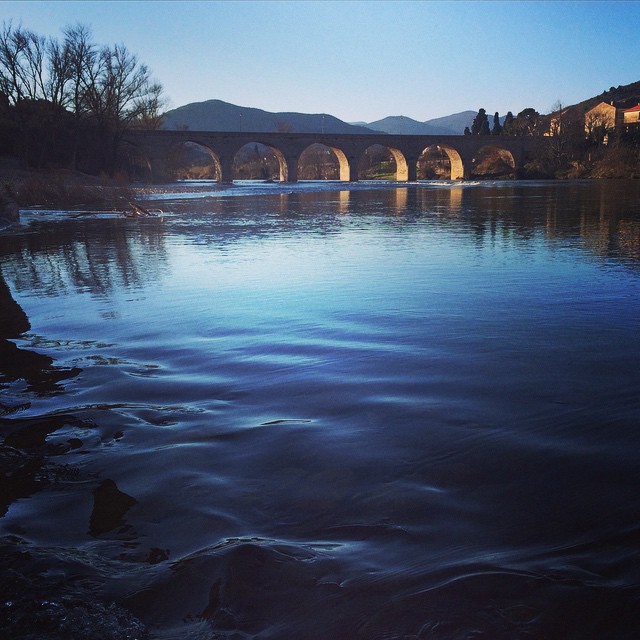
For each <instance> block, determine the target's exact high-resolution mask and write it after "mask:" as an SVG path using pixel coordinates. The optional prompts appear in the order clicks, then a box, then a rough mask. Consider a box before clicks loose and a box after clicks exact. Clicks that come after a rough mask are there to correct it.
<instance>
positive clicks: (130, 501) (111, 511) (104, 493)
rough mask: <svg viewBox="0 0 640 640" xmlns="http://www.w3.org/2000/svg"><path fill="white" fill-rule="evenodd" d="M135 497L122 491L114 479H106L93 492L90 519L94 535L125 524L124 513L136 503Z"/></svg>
mask: <svg viewBox="0 0 640 640" xmlns="http://www.w3.org/2000/svg"><path fill="white" fill-rule="evenodd" d="M134 504H138V501H137V500H136V499H135V498H132V497H131V496H130V495H127V494H126V493H123V492H122V491H120V490H119V489H118V487H117V485H116V483H115V482H114V481H113V480H105V481H104V482H102V484H101V485H100V486H99V487H98V488H97V489H96V490H95V491H94V492H93V511H92V512H91V518H90V520H89V532H90V533H91V535H92V536H94V537H95V536H99V535H100V534H102V533H106V532H108V531H113V530H114V529H117V528H119V527H122V526H124V524H125V522H124V515H125V514H126V513H127V511H129V509H130V508H131V507H132V506H133V505H134Z"/></svg>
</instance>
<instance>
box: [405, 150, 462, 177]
mask: <svg viewBox="0 0 640 640" xmlns="http://www.w3.org/2000/svg"><path fill="white" fill-rule="evenodd" d="M429 165H431V167H429ZM429 169H431V170H430V171H429ZM417 177H418V179H423V180H424V179H434V178H435V179H442V180H461V179H462V178H463V177H464V163H463V161H462V156H461V155H460V152H459V151H458V150H457V149H454V148H453V147H452V146H450V145H447V144H434V145H430V146H428V147H425V148H424V149H423V150H422V153H421V154H420V157H419V158H418V164H417Z"/></svg>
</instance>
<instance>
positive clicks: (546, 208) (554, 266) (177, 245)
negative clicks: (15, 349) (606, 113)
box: [0, 183, 640, 638]
mask: <svg viewBox="0 0 640 640" xmlns="http://www.w3.org/2000/svg"><path fill="white" fill-rule="evenodd" d="M234 188H235V187H234ZM268 188H269V189H271V188H273V189H274V190H273V192H272V193H270V194H262V195H260V196H257V197H250V196H243V197H224V198H218V199H217V200H216V199H215V198H209V199H206V198H205V199H202V200H189V201H186V200H175V201H171V204H170V206H168V207H166V208H167V210H168V209H171V211H170V212H168V213H167V214H166V215H165V216H163V217H162V218H158V219H153V220H125V219H119V218H114V217H105V218H101V217H99V216H96V217H94V218H85V217H82V218H76V219H72V220H65V219H60V218H59V219H56V220H54V221H52V222H47V221H45V220H42V219H39V220H37V221H34V223H33V224H32V225H31V226H29V227H26V228H24V229H21V230H19V231H17V232H15V233H14V234H13V235H12V234H9V235H7V236H0V266H1V268H2V272H3V274H4V275H5V278H6V280H7V282H8V285H9V287H10V289H11V291H12V293H13V295H14V296H15V298H16V301H17V302H19V304H21V305H22V306H23V308H24V310H25V312H26V313H27V315H28V316H29V320H30V322H31V325H32V329H31V333H27V334H25V335H24V336H23V337H22V338H21V339H18V340H16V342H17V343H18V345H19V347H20V348H22V349H24V350H25V351H33V352H35V353H38V354H42V356H43V358H44V360H43V361H44V362H45V363H46V366H47V367H48V366H49V365H50V363H51V362H54V363H55V365H56V367H58V368H59V369H58V372H60V373H61V376H62V377H61V378H60V379H59V380H58V379H56V380H55V382H56V383H59V386H57V387H56V388H55V389H54V390H53V391H52V393H47V394H44V395H42V396H40V397H32V396H31V395H29V400H30V402H31V404H30V406H22V407H21V408H20V409H18V408H17V407H18V406H19V403H20V402H23V401H24V399H25V394H28V393H29V392H28V391H27V390H25V388H24V385H23V386H21V387H20V386H18V384H17V383H15V382H12V383H11V384H10V385H9V386H8V387H7V388H5V389H3V391H8V393H5V398H7V397H8V398H10V399H11V398H13V399H14V400H15V402H13V400H12V402H13V405H12V406H13V407H14V408H15V416H14V414H12V419H14V418H15V420H16V421H25V424H24V425H23V426H25V425H26V426H27V427H32V426H34V425H35V426H37V428H38V431H37V434H39V436H40V440H38V441H37V442H35V443H34V446H37V447H40V448H41V449H42V447H45V449H42V450H47V451H52V452H54V453H55V455H57V456H59V458H58V460H59V461H60V462H61V463H65V464H66V463H68V464H69V466H70V467H71V468H72V469H73V470H75V471H76V473H77V474H78V476H77V477H78V479H77V480H76V479H75V478H72V479H71V480H69V481H68V482H66V483H65V481H62V482H59V483H58V484H55V485H53V486H49V485H48V484H47V483H41V484H39V485H37V486H35V487H34V486H33V480H34V477H35V476H34V473H37V474H38V478H39V477H41V476H42V474H43V473H44V471H45V470H46V469H44V468H43V467H42V465H41V464H40V463H39V465H40V466H37V467H36V468H35V471H33V470H31V471H29V473H26V474H25V481H26V482H29V483H31V484H29V485H28V486H26V487H25V488H24V491H22V492H21V493H19V494H12V495H11V496H9V500H7V501H6V505H5V506H6V507H7V508H8V513H7V515H6V516H5V517H4V518H3V519H2V521H1V522H0V524H2V525H3V527H11V528H13V530H17V529H18V527H21V529H20V530H21V531H25V532H26V533H25V535H28V538H29V544H31V545H38V544H41V545H43V546H46V547H47V548H49V549H51V548H54V549H55V548H56V547H60V548H62V549H63V550H64V553H65V554H67V556H66V557H70V558H72V561H73V562H76V563H77V564H76V568H75V569H74V571H75V573H73V575H79V574H80V575H82V572H83V570H84V569H83V567H82V563H83V562H84V560H82V559H79V558H80V555H79V554H82V553H85V552H86V551H87V550H88V551H90V553H91V554H95V556H92V557H99V558H100V560H101V561H102V560H103V559H106V560H107V561H108V562H109V563H110V564H109V568H108V569H105V577H104V578H101V579H105V580H108V581H109V587H110V589H111V591H110V593H112V594H117V595H116V596H115V597H121V598H123V599H124V598H125V597H127V598H128V600H127V602H128V603H129V604H130V605H131V606H132V607H134V610H135V611H136V613H139V614H140V615H143V616H148V618H149V619H150V620H151V621H152V623H154V624H156V623H157V624H159V625H160V626H162V625H163V624H169V623H171V624H175V625H176V628H180V625H181V624H182V621H183V620H184V619H185V618H186V617H188V616H196V617H197V619H198V620H209V621H211V622H212V625H213V627H214V629H215V631H218V630H219V629H220V628H222V627H221V625H223V626H224V624H227V623H228V628H229V629H235V630H237V629H240V630H242V631H243V632H245V631H246V633H248V634H249V633H251V634H254V635H255V632H257V631H256V630H258V629H261V628H262V627H261V625H262V624H263V621H264V620H268V621H273V623H274V624H277V623H279V624H283V625H285V627H283V628H287V629H288V630H290V632H289V631H288V632H287V637H309V634H308V633H307V632H308V631H309V624H310V623H309V622H308V621H309V620H312V621H313V622H312V623H311V624H312V626H313V627H314V629H316V628H317V629H320V628H321V627H320V626H318V625H319V624H320V625H325V626H323V627H322V631H323V632H324V631H325V630H326V629H327V628H329V627H327V626H326V625H327V624H329V622H330V621H327V620H326V618H325V617H324V616H325V613H326V611H329V610H331V605H332V604H335V603H337V602H339V603H340V606H342V607H343V609H342V610H341V617H340V616H337V617H336V616H335V615H334V614H333V612H332V615H331V616H330V617H332V619H333V618H335V619H336V620H338V622H336V625H337V626H336V633H337V635H336V634H329V635H331V637H347V638H353V637H358V636H357V634H356V633H354V629H353V628H352V627H349V625H350V624H351V622H352V621H353V620H354V619H356V618H357V617H358V616H362V617H361V619H365V618H366V619H367V621H368V622H367V625H368V626H367V629H370V630H371V633H370V634H368V635H367V638H368V637H382V635H384V634H386V635H388V636H389V637H391V630H393V631H394V632H395V631H396V630H397V629H398V628H400V626H401V625H405V626H402V629H403V633H404V631H406V634H405V635H414V636H415V635H416V633H417V632H418V631H419V630H420V629H421V628H423V626H424V624H425V622H424V620H425V619H426V618H424V616H423V613H424V611H429V612H430V615H431V613H432V612H433V611H434V608H433V607H434V606H435V605H438V602H440V604H441V605H442V607H443V610H444V611H445V613H443V614H442V616H441V617H442V619H445V618H446V615H445V614H447V612H451V611H453V612H459V611H460V610H461V605H460V602H462V600H461V599H460V597H461V595H464V597H466V598H467V599H468V600H464V602H465V603H466V602H467V601H468V603H469V607H468V609H469V610H473V611H480V610H481V611H483V612H486V611H488V612H490V613H491V615H493V616H494V617H493V618H491V619H492V620H493V622H492V623H486V624H485V622H484V621H482V622H481V623H480V622H478V623H476V622H474V624H473V625H471V626H473V628H474V629H476V630H477V629H478V628H483V629H489V628H491V629H498V630H499V629H503V625H504V617H503V616H502V615H501V612H503V611H505V610H507V609H509V608H510V607H512V606H521V604H522V603H523V602H525V603H526V604H527V606H528V607H530V609H531V611H533V612H534V614H532V615H531V616H530V617H529V618H527V621H528V622H527V624H526V625H525V627H526V626H527V625H529V623H530V626H531V627H532V629H529V628H527V629H525V631H527V632H528V631H529V630H532V634H529V635H532V637H534V636H536V633H535V632H536V631H538V630H539V631H540V633H538V634H537V635H538V636H540V637H542V636H543V635H544V631H545V629H548V628H549V627H548V626H547V627H545V623H544V622H543V621H542V618H543V615H544V614H545V613H546V612H547V608H546V607H545V606H544V602H545V601H547V602H548V601H549V600H553V601H554V602H555V601H556V600H557V596H558V593H557V590H558V589H560V587H558V586H557V585H558V584H561V585H562V590H563V593H565V594H567V593H569V595H570V596H571V597H574V598H576V599H578V600H579V601H580V602H584V601H585V598H586V596H585V592H586V590H587V587H586V586H585V585H584V584H582V583H581V582H580V580H581V579H582V577H583V576H584V575H585V574H587V573H588V575H589V581H590V583H589V584H590V585H591V584H597V586H598V588H599V589H600V590H601V593H603V594H605V595H609V596H611V597H614V598H615V597H618V595H619V586H620V585H621V584H622V585H625V588H627V587H628V586H629V585H631V584H633V573H634V572H636V571H637V566H636V565H637V563H636V561H635V560H634V558H636V556H637V545H636V544H635V543H636V540H635V538H636V537H637V536H636V535H635V534H636V529H637V526H636V524H635V523H636V520H637V517H636V514H637V496H636V493H637V492H636V491H635V489H634V487H636V486H637V474H638V472H637V469H638V465H637V460H636V458H637V446H635V445H636V444H637V439H638V433H637V424H636V423H637V420H636V417H637V415H638V414H637V411H638V400H637V379H638V368H637V353H636V352H637V348H636V345H637V341H634V340H633V337H634V336H635V335H636V333H637V331H636V328H637V306H638V305H637V301H638V300H640V278H638V272H637V266H636V264H637V263H636V262H635V257H634V256H635V255H637V254H636V253H634V251H635V250H636V248H637V241H636V239H635V238H636V235H635V233H636V232H635V231H634V229H635V228H636V226H635V225H637V221H638V220H639V219H640V216H639V215H638V204H637V202H636V201H635V200H634V199H633V197H635V195H634V194H633V193H631V192H628V193H627V192H625V193H616V191H615V189H616V188H615V185H613V186H611V185H605V186H601V185H584V186H583V187H581V188H576V187H574V186H572V185H570V184H561V185H555V184H552V185H524V184H513V183H512V184H505V185H496V186H491V185H483V186H482V187H477V188H476V186H464V187H457V186H456V187H452V186H448V187H441V186H438V187H437V188H435V187H434V188H430V187H423V186H419V187H414V186H402V187H401V188H393V187H387V186H386V185H385V186H383V187H382V188H378V187H376V188H373V187H370V186H366V185H365V186H359V187H358V188H357V189H350V188H345V186H344V185H339V188H334V186H333V185H331V186H327V187H326V188H325V189H324V190H323V189H322V188H320V187H315V186H314V188H313V189H312V190H309V191H306V190H305V189H304V185H303V186H300V185H296V186H295V187H294V188H293V189H292V192H291V193H289V192H284V191H277V189H275V188H274V187H272V185H268ZM278 188H281V187H278ZM600 189H612V190H613V191H610V193H609V195H608V196H607V197H605V198H601V197H600V196H601V193H600V191H599V190H600ZM632 196H633V197H632ZM167 202H168V201H167ZM54 373H55V370H54ZM42 416H44V418H43V419H42V420H40V417H42ZM5 426H6V425H5ZM18 426H19V425H18V424H17V422H16V423H12V424H11V426H10V428H11V429H14V427H18ZM28 431H29V430H28V429H25V430H24V431H16V432H15V433H16V438H22V437H23V436H24V435H26V434H27V432H28ZM603 434H604V435H603ZM14 442H22V440H14ZM38 451H40V449H39V450H38ZM36 453H38V452H36ZM61 466H62V465H61ZM65 477H66V476H65ZM29 496H30V497H29ZM620 531H623V534H622V537H620ZM616 536H617V537H616ZM625 536H627V537H626V538H625ZM603 540H604V542H602V541H603ZM585 541H586V544H588V545H592V546H593V548H594V550H593V551H586V552H585V551H584V546H581V545H584V544H585ZM610 549H614V551H610ZM594 565H598V566H601V567H604V570H603V571H602V572H601V573H602V575H599V574H598V571H599V569H598V571H592V570H591V568H592V567H593V566H594ZM105 566H106V563H105ZM623 566H624V568H622V569H621V568H620V567H623ZM78 567H80V568H78ZM281 572H283V573H281ZM514 572H515V573H514ZM550 573H553V575H555V576H558V578H557V580H555V581H554V580H550V579H547V577H548V576H549V575H550ZM114 574H116V575H114ZM520 574H522V575H524V576H526V577H527V580H529V579H531V580H534V579H535V581H536V585H537V586H536V589H537V590H538V591H537V592H536V594H535V597H532V596H531V590H530V589H529V584H528V583H527V584H526V585H524V586H522V580H521V578H522V576H521V575H520ZM238 575H240V576H241V579H242V583H241V591H240V592H239V591H237V589H238V587H237V585H238V581H237V577H238ZM498 575H499V576H501V578H500V580H501V582H500V585H496V583H495V579H496V576H498ZM296 576H297V577H296ZM531 576H534V578H531ZM291 579H293V580H294V582H295V580H300V582H299V583H296V584H295V585H294V586H293V587H292V586H291V582H290V581H291ZM267 584H271V585H273V584H276V585H278V589H279V590H274V589H273V588H271V589H270V590H269V593H270V595H271V596H273V598H272V599H271V600H269V601H268V602H267V604H265V603H264V592H263V591H262V589H263V586H265V585H267ZM234 585H236V586H235V587H234ZM327 585H330V589H329V590H327V589H326V587H327ZM518 585H521V588H522V589H523V590H524V591H525V593H524V594H521V593H516V594H514V593H513V589H514V588H517V586H518ZM234 589H236V590H234ZM291 589H293V591H295V593H294V592H292V591H291ZM457 589H459V590H457ZM462 591H464V594H461V592H462ZM239 593H240V596H239ZM371 593H374V594H376V598H377V599H375V601H372V599H371V597H370V594H371ZM538 593H539V594H540V599H541V600H540V601H537V599H536V598H537V594H538ZM634 593H635V592H633V593H632V595H631V596H629V599H632V598H633V597H635V596H634ZM176 594H178V595H176ZM244 594H246V598H244ZM336 594H337V595H336ZM565 597H568V596H566V595H565ZM243 598H244V599H243ZM292 599H293V600H295V601H296V602H298V603H304V604H305V606H306V605H309V608H308V610H307V609H305V615H304V616H303V618H304V620H303V621H300V620H291V619H288V618H287V615H288V611H289V607H288V604H289V602H290V601H291V600H292ZM389 602H394V603H400V604H398V605H397V607H395V608H394V607H391V606H389V607H387V603H389ZM540 602H542V604H540ZM194 603H195V604H194ZM416 603H417V604H418V605H419V606H418V607H416V606H414V605H416ZM245 605H246V606H245ZM272 605H274V606H275V608H274V606H272ZM394 606H395V605H394ZM243 607H244V608H243ZM261 607H262V608H261ZM278 607H282V609H278ZM385 607H387V608H385ZM392 609H393V610H392ZM229 610H233V611H242V612H243V616H241V618H238V619H230V618H228V617H227V613H226V612H227V611H229ZM466 610H467V608H466V607H464V612H463V613H465V612H466ZM629 610H630V611H631V610H632V609H629ZM256 611H258V612H259V614H256V613H255V612H256ZM282 611H285V613H284V614H282V616H281V617H279V616H280V615H281V613H282ZM496 611H497V612H498V613H496ZM633 611H635V609H633ZM315 612H320V613H318V614H317V615H316V613H315ZM379 612H382V613H381V614H380V616H378V613H379ZM494 614H495V615H494ZM254 615H255V616H256V617H255V620H254V618H253V617H252V616H254ZM327 615H328V614H327ZM396 616H397V617H396ZM247 620H250V621H252V622H251V625H255V626H251V625H249V626H245V627H243V626H242V625H244V624H247V622H246V621H247ZM583 620H584V618H582V617H580V618H579V623H578V624H583ZM167 621H169V622H167ZM319 621H320V622H319ZM493 623H495V626H494V627H492V626H491V625H492V624H493ZM549 624H551V625H553V620H552V622H551V623H549ZM621 624H622V623H621ZM216 625H217V626H216ZM399 625H400V626H399ZM421 625H423V626H421ZM478 625H480V626H478ZM462 626H463V624H462V623H460V628H462ZM225 628H226V627H225ZM456 628H458V627H456ZM344 629H349V632H350V633H346V632H345V633H343V631H344ZM381 629H382V630H383V631H380V633H379V634H378V635H376V634H377V632H378V630H381ZM223 630H224V629H223ZM466 631H469V633H471V631H470V628H469V629H466ZM466 631H465V632H466ZM387 632H388V633H387ZM341 633H342V634H343V635H342V636H341V635H340V634H341ZM461 633H462V632H461ZM178 635H180V634H179V633H178ZM325 635H326V634H325ZM466 635H469V634H468V633H467V634H466ZM517 635H518V634H517V633H515V634H514V636H513V637H516V636H517ZM323 637H324V636H323ZM385 637H386V636H385ZM436 637H438V636H436V635H434V638H436ZM492 637H500V635H499V633H494V634H493V636H492Z"/></svg>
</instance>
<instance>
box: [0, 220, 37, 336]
mask: <svg viewBox="0 0 640 640" xmlns="http://www.w3.org/2000/svg"><path fill="white" fill-rule="evenodd" d="M0 217H1V216H0ZM30 328H31V325H30V324H29V319H28V318H27V315H26V313H25V312H24V311H23V310H22V307H21V306H20V305H19V304H18V303H17V302H16V301H15V300H14V299H13V296H12V295H11V291H10V289H9V287H8V286H7V283H6V282H5V281H4V278H3V277H2V274H1V273H0V338H17V337H18V336H19V335H20V334H22V333H24V332H25V331H29V329H30Z"/></svg>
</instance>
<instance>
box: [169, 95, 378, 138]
mask: <svg viewBox="0 0 640 640" xmlns="http://www.w3.org/2000/svg"><path fill="white" fill-rule="evenodd" d="M162 128H163V129H173V130H175V129H191V130H192V131H255V132H272V131H282V132H291V133H322V132H324V133H372V131H371V130H370V129H367V128H365V127H360V126H354V125H351V124H348V123H346V122H343V121H342V120H339V119H338V118H336V117H334V116H331V115H328V114H322V113H319V114H306V113H294V112H281V113H272V112H269V111H263V110H262V109H255V108H252V107H239V106H237V105H234V104H230V103H228V102H223V101H222V100H207V101H205V102H192V103H190V104H187V105H184V106H183V107H178V108H177V109H172V110H171V111H167V112H166V113H165V114H164V122H163V124H162Z"/></svg>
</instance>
